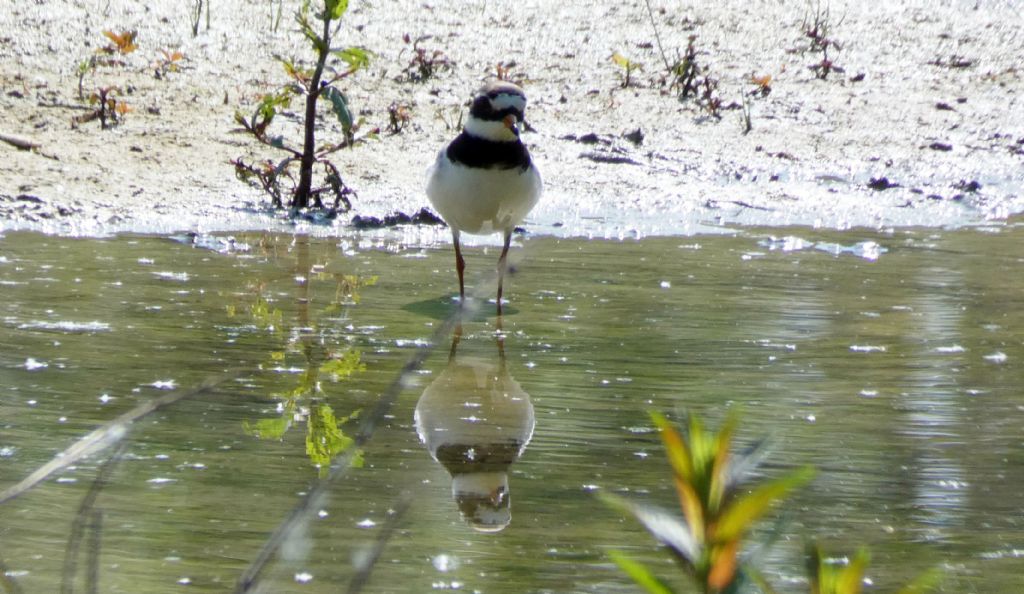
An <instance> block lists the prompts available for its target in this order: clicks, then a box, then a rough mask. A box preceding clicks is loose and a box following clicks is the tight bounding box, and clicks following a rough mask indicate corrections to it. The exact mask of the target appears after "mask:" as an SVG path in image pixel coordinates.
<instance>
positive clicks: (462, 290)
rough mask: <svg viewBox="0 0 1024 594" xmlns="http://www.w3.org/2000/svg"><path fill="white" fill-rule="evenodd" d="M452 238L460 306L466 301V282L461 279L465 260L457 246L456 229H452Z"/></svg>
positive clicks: (457, 235)
mask: <svg viewBox="0 0 1024 594" xmlns="http://www.w3.org/2000/svg"><path fill="white" fill-rule="evenodd" d="M452 239H453V240H454V241H455V270H456V271H457V272H458V273H459V306H462V305H464V304H465V302H466V284H465V281H463V273H465V271H466V260H465V259H464V258H463V257H462V248H460V247H459V231H458V230H457V229H452Z"/></svg>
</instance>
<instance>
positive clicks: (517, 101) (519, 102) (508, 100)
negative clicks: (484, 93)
mask: <svg viewBox="0 0 1024 594" xmlns="http://www.w3.org/2000/svg"><path fill="white" fill-rule="evenodd" d="M491 107H493V108H494V111H501V110H503V109H507V108H509V107H514V108H515V109H517V110H519V111H521V112H522V111H525V110H526V97H524V96H522V95H520V94H519V93H498V96H497V97H492V98H491Z"/></svg>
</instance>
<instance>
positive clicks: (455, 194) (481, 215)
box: [427, 81, 542, 314]
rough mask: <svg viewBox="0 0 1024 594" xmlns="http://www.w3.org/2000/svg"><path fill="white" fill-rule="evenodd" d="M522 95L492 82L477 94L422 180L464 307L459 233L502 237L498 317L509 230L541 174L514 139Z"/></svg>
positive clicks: (537, 188) (533, 195) (530, 201)
mask: <svg viewBox="0 0 1024 594" xmlns="http://www.w3.org/2000/svg"><path fill="white" fill-rule="evenodd" d="M525 109H526V94H524V93H523V90H522V89H520V88H519V87H518V86H516V85H514V84H512V83H509V82H503V81H497V82H491V83H488V84H486V85H484V87H483V88H482V89H480V91H479V92H478V93H477V95H476V98H474V99H473V104H472V106H471V107H470V108H469V118H468V119H467V120H466V125H465V127H464V128H463V130H462V133H461V134H459V135H458V136H456V137H455V140H453V141H451V142H450V143H448V145H447V146H445V147H444V148H443V149H442V150H441V152H440V153H439V154H438V155H437V161H436V162H435V163H434V165H433V167H431V168H430V172H429V174H428V179H427V197H428V198H430V202H431V204H433V205H434V208H435V209H437V212H438V213H440V215H441V217H442V218H443V219H444V220H445V222H446V223H448V226H449V227H451V230H452V240H453V241H454V243H455V270H456V271H458V273H459V298H460V299H461V301H462V302H463V303H464V302H465V297H466V285H465V281H464V278H463V273H464V272H465V270H466V261H465V260H464V259H463V257H462V249H461V246H460V245H459V238H460V235H461V233H463V232H465V233H470V234H481V235H483V234H490V233H498V232H500V233H503V234H504V240H505V241H504V244H503V246H502V249H501V257H500V258H498V299H497V302H498V313H499V314H500V313H501V292H502V284H503V282H504V279H505V268H506V258H507V256H508V246H509V242H510V241H511V240H512V231H513V230H514V229H515V227H516V225H518V224H519V223H521V222H522V221H523V219H524V218H526V215H527V214H528V213H529V212H530V209H532V208H533V206H534V205H535V204H536V203H537V199H538V198H540V193H541V188H542V182H541V178H540V172H539V171H537V167H536V166H535V165H534V164H533V162H532V161H531V160H530V153H529V151H527V150H526V146H525V145H523V142H522V140H520V139H519V126H518V125H519V124H520V123H521V122H523V111H524V110H525Z"/></svg>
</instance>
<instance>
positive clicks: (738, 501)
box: [601, 413, 940, 594]
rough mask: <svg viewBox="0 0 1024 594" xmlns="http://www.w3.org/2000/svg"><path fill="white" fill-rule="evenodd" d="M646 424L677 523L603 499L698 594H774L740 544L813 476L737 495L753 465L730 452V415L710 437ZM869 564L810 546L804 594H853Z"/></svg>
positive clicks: (638, 573)
mask: <svg viewBox="0 0 1024 594" xmlns="http://www.w3.org/2000/svg"><path fill="white" fill-rule="evenodd" d="M651 418H652V419H653V420H654V423H655V425H656V426H657V427H658V430H659V431H660V433H661V438H662V441H663V442H664V444H665V451H666V454H667V455H668V460H669V463H670V465H671V467H672V478H673V482H674V484H675V487H676V493H677V494H678V496H679V506H680V508H681V509H682V513H683V519H680V518H679V517H678V516H676V515H674V514H670V513H669V512H667V511H664V510H661V509H658V508H655V507H652V506H649V505H641V504H638V503H635V502H632V501H629V500H627V499H624V498H622V497H619V496H616V495H611V494H607V493H604V494H602V495H601V497H602V498H603V499H604V500H605V501H606V502H607V503H608V504H610V505H612V506H613V507H616V508H618V509H620V510H623V511H625V512H626V513H628V514H629V515H631V516H633V517H634V518H636V519H637V520H638V521H639V522H640V523H641V524H643V526H644V527H645V528H646V529H647V530H648V531H649V532H650V533H651V534H652V535H654V537H655V538H656V539H658V540H659V541H660V542H661V543H662V544H664V545H666V546H667V547H668V549H669V550H670V551H671V552H672V554H673V556H674V557H675V558H676V560H677V561H678V562H679V563H680V564H681V565H682V566H683V568H684V569H686V571H687V573H689V574H690V575H691V576H692V577H693V579H694V580H695V581H696V582H697V586H698V589H699V591H700V592H704V593H708V594H711V593H722V594H733V593H738V592H745V591H758V590H759V591H761V592H765V593H766V594H774V592H775V590H774V589H773V588H772V587H771V585H770V584H769V583H768V582H767V580H765V579H764V577H763V576H762V575H761V574H760V573H759V572H758V571H757V570H756V568H753V567H749V566H747V565H745V564H744V563H743V562H742V561H741V558H740V555H741V552H742V551H741V549H742V544H743V540H744V538H745V537H746V536H747V534H748V532H749V531H750V529H751V528H752V527H753V525H754V524H755V523H756V522H757V521H758V520H759V519H760V518H761V517H762V516H764V514H765V513H766V512H767V511H768V510H769V508H770V507H771V506H772V504H773V503H775V502H777V501H780V500H782V499H783V498H785V497H786V496H787V494H788V493H789V492H790V491H791V490H793V489H794V488H796V487H798V486H801V485H803V484H805V483H807V482H809V481H810V480H811V478H813V476H814V469H813V468H812V467H810V466H804V467H802V468H799V469H798V470H795V471H793V472H791V473H789V474H787V475H785V476H783V477H781V478H778V479H775V480H773V481H770V482H767V483H765V484H762V485H755V486H749V487H747V486H744V487H743V488H741V485H742V479H743V478H744V476H745V475H746V474H747V473H749V472H750V471H751V470H752V469H753V468H754V466H755V465H756V462H757V461H756V459H755V458H756V454H755V453H748V454H746V455H736V454H733V453H731V452H730V450H731V448H732V438H733V433H734V431H735V429H736V425H737V417H736V416H735V415H733V416H730V417H729V419H728V420H727V421H726V422H725V424H724V425H723V426H722V428H721V429H719V430H718V432H717V433H715V432H713V431H709V430H707V429H705V428H704V426H703V424H702V423H701V422H700V419H698V418H697V417H696V416H693V417H691V418H690V422H689V430H688V432H687V433H686V434H685V435H684V434H681V433H680V432H679V431H677V430H676V429H675V427H673V426H672V424H671V423H670V422H669V421H668V420H667V419H666V418H665V417H664V416H662V415H660V414H658V413H652V414H651ZM609 556H610V557H611V558H612V560H614V561H615V563H616V564H618V566H619V567H620V568H621V569H622V570H623V571H625V572H626V573H627V574H629V575H630V577H632V578H633V580H634V581H636V582H637V583H638V584H639V585H641V586H643V588H644V589H645V590H646V591H647V592H651V593H653V594H671V593H673V592H675V590H674V589H673V588H672V587H671V586H669V585H668V584H667V583H666V582H664V581H663V580H661V579H660V578H659V577H657V576H656V575H654V574H653V573H652V572H651V571H650V570H649V569H648V568H647V567H646V566H644V565H643V564H641V563H638V562H637V561H634V560H632V559H630V558H629V557H626V556H625V555H624V554H622V553H621V552H619V551H614V550H613V551H610V552H609ZM868 558H869V556H868V553H867V550H865V549H861V550H860V551H858V552H857V554H856V555H854V557H853V558H852V559H851V560H850V561H849V563H847V564H845V565H838V564H835V563H830V562H829V561H828V560H827V559H826V558H825V557H824V556H823V555H822V553H821V550H820V549H819V548H818V547H817V546H812V547H811V548H810V549H809V552H808V563H807V565H808V582H809V584H810V592H811V594H858V593H859V592H860V591H861V587H862V584H863V578H864V571H865V569H866V568H867V564H868ZM939 577H940V575H939V573H938V572H937V571H930V572H926V573H924V574H922V575H921V576H920V577H919V578H917V579H916V580H914V581H913V582H911V583H910V584H908V585H907V586H905V587H904V588H903V589H901V590H899V591H898V592H899V594H919V593H923V592H927V591H929V590H930V589H931V588H932V587H934V585H935V584H936V583H937V581H938V579H939Z"/></svg>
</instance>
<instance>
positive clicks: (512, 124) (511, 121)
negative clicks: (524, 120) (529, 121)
mask: <svg viewBox="0 0 1024 594" xmlns="http://www.w3.org/2000/svg"><path fill="white" fill-rule="evenodd" d="M502 123H503V124H505V127H506V128H508V129H509V130H511V131H512V133H513V134H515V135H516V136H519V126H517V125H516V124H518V123H519V119H518V118H517V117H516V116H515V115H514V114H511V113H510V114H508V115H507V116H505V119H503V120H502Z"/></svg>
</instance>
